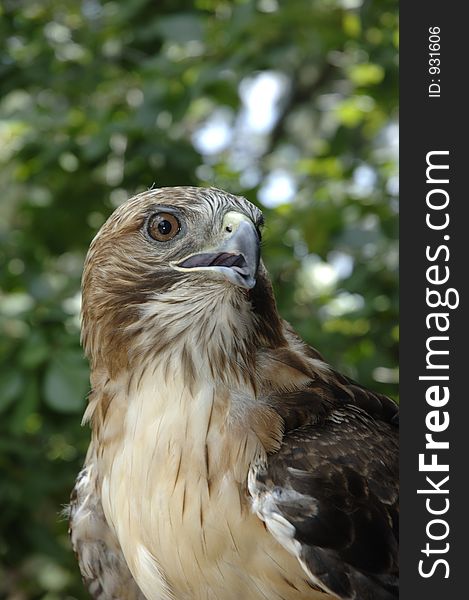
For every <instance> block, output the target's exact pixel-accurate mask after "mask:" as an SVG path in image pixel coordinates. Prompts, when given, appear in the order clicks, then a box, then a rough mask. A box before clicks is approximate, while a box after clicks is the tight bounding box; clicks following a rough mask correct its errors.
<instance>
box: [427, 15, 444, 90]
mask: <svg viewBox="0 0 469 600" xmlns="http://www.w3.org/2000/svg"><path fill="white" fill-rule="evenodd" d="M440 49H441V40H440V27H437V26H435V27H429V28H428V74H429V76H430V81H429V84H428V97H429V98H440V95H441V77H440V75H441V52H440Z"/></svg>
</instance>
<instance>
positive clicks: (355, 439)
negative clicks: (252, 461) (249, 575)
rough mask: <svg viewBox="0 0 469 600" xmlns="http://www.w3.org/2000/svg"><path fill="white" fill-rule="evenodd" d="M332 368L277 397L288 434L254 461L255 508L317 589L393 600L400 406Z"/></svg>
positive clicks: (366, 598)
mask: <svg viewBox="0 0 469 600" xmlns="http://www.w3.org/2000/svg"><path fill="white" fill-rule="evenodd" d="M337 377H338V379H337V380H336V383H337V385H335V384H334V385H329V386H328V385H327V384H325V383H324V384H323V383H320V384H317V385H316V388H314V387H310V388H309V389H306V390H305V391H303V392H301V393H291V394H285V395H283V397H282V398H279V399H278V402H279V405H278V406H279V408H278V410H279V412H280V413H281V414H282V412H283V414H282V416H283V417H284V420H285V425H286V433H285V435H284V438H283V442H282V445H281V447H280V449H279V451H278V452H277V453H275V454H272V455H271V456H269V457H268V459H267V463H266V464H258V465H255V466H253V468H252V469H251V472H250V475H249V491H250V493H251V495H252V497H253V508H254V510H255V511H256V512H257V514H258V516H259V517H260V518H261V519H262V520H263V521H265V524H266V526H267V528H268V530H269V531H270V532H271V533H272V535H273V536H274V537H275V538H276V539H277V540H278V541H279V542H280V543H281V544H282V545H283V546H284V547H285V548H286V549H287V550H288V551H289V552H290V553H292V554H293V555H295V556H296V557H297V558H298V560H299V561H300V563H301V565H302V567H303V569H304V570H305V571H306V573H307V574H308V575H309V577H310V579H311V581H312V582H313V583H314V584H316V585H317V586H318V587H319V588H320V589H322V590H323V591H325V592H329V593H332V594H333V595H336V596H338V597H339V598H343V599H345V598H347V599H357V600H358V599H359V600H391V599H395V598H397V597H398V555H397V552H398V440H397V414H398V413H397V407H396V406H395V404H394V403H393V402H391V401H390V400H389V399H387V398H385V397H383V396H378V395H376V394H372V393H371V392H368V391H367V390H365V389H364V388H362V387H360V386H357V385H355V384H352V382H350V381H349V380H346V379H345V378H343V377H341V376H339V375H338V376H337Z"/></svg>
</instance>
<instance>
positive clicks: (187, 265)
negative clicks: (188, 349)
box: [82, 187, 281, 371]
mask: <svg viewBox="0 0 469 600" xmlns="http://www.w3.org/2000/svg"><path fill="white" fill-rule="evenodd" d="M262 225H263V217H262V213H261V211H260V210H259V209H258V208H256V207H255V206H254V205H252V204H251V203H250V202H248V201H247V200H245V199H244V198H241V197H238V196H234V195H231V194H228V193H226V192H223V191H221V190H217V189H204V188H193V187H175V188H161V189H155V190H151V191H148V192H144V193H142V194H139V195H138V196H136V197H134V198H132V199H131V200H129V201H128V202H126V203H125V204H123V205H121V206H120V207H119V208H118V209H117V210H116V211H115V212H114V213H113V214H112V215H111V217H110V218H109V219H108V220H107V222H106V223H105V224H104V225H103V227H102V228H101V230H100V231H99V233H98V234H97V236H96V237H95V239H94V240H93V243H92V245H91V247H90V250H89V253H88V256H87V260H86V264H85V270H84V275H83V328H82V329H83V343H84V346H85V350H86V352H87V354H88V355H89V357H90V359H91V361H92V365H93V364H96V361H100V360H101V361H103V362H104V363H108V367H109V368H110V369H111V370H114V371H115V369H116V368H119V365H121V366H122V365H123V364H124V363H125V364H127V363H128V360H129V357H130V354H131V350H132V349H133V351H134V352H137V351H138V353H139V354H140V356H141V354H142V352H156V351H161V350H162V349H163V348H165V347H167V346H168V345H169V344H171V343H172V342H177V340H178V339H180V338H181V337H184V338H187V337H189V338H191V336H192V341H193V343H194V344H197V343H198V342H202V341H205V342H208V341H209V340H210V339H212V337H213V336H214V335H215V330H218V331H220V330H223V324H224V322H225V323H226V330H227V331H228V330H229V331H230V332H235V333H236V334H237V335H238V340H237V343H238V344H239V345H240V346H241V345H242V343H247V342H248V341H249V340H251V341H254V337H255V336H256V330H259V331H260V330H262V331H263V334H262V335H263V336H264V337H265V336H266V332H267V336H269V335H271V336H274V337H275V336H277V337H278V336H280V335H281V334H280V327H279V326H278V325H279V320H278V316H277V312H276V309H275V303H274V300H273V296H272V293H271V286H270V282H269V280H268V276H267V274H266V272H265V269H264V267H263V265H262V263H261V261H260V239H261V231H260V230H261V228H262ZM260 320H262V321H264V320H265V321H266V323H265V324H264V323H263V324H262V327H259V326H256V325H259V321H260ZM219 334H220V333H219ZM220 335H223V333H221V334H220ZM197 337H199V338H205V339H204V340H202V339H199V340H197V339H196V338H197ZM256 341H258V340H256ZM222 343H223V341H222V340H220V344H222Z"/></svg>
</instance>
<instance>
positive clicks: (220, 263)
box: [178, 252, 246, 269]
mask: <svg viewBox="0 0 469 600" xmlns="http://www.w3.org/2000/svg"><path fill="white" fill-rule="evenodd" d="M245 265H246V261H245V260H244V257H243V256H242V255H241V254H231V253H229V252H221V253H218V254H215V253H214V254H205V253H203V254H196V255H194V256H190V257H189V258H187V259H186V260H184V261H182V262H181V263H179V265H178V266H180V267H183V268H186V269H190V268H193V267H244V266H245Z"/></svg>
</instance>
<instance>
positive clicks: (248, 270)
mask: <svg viewBox="0 0 469 600" xmlns="http://www.w3.org/2000/svg"><path fill="white" fill-rule="evenodd" d="M259 259H260V239H259V234H258V233H257V230H256V228H255V226H254V224H253V223H252V221H251V220H250V219H249V218H248V217H246V216H245V215H241V214H240V213H236V212H229V213H227V214H226V215H225V218H224V219H223V239H222V241H221V242H220V244H219V245H218V246H217V247H215V248H213V247H212V248H210V249H207V251H206V252H202V253H201V254H193V255H192V256H188V257H187V258H185V259H184V260H182V261H181V262H178V263H176V264H173V267H174V268H176V269H177V270H178V271H202V270H209V271H212V272H216V273H218V274H220V275H222V276H223V277H224V278H225V279H228V281H231V283H234V284H235V285H238V286H240V287H243V288H246V289H248V290H250V289H252V288H253V287H254V286H255V285H256V274H257V269H258V267H259Z"/></svg>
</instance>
